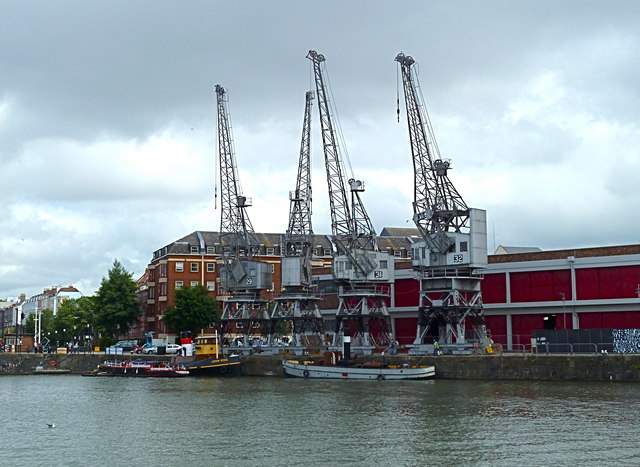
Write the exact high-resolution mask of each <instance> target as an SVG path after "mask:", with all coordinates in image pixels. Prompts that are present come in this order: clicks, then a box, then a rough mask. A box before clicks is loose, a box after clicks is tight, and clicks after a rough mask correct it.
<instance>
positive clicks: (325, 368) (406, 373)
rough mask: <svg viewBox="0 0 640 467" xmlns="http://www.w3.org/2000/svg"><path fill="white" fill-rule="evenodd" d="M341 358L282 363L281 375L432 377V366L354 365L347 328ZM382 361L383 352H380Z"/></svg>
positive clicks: (334, 355) (328, 354) (327, 355)
mask: <svg viewBox="0 0 640 467" xmlns="http://www.w3.org/2000/svg"><path fill="white" fill-rule="evenodd" d="M343 333H344V334H343V339H342V340H343V345H344V348H343V352H342V355H344V356H346V358H344V359H343V358H342V355H340V353H339V352H325V354H324V360H323V361H296V360H284V361H283V362H282V368H283V370H284V373H285V375H287V376H294V377H298V378H317V379H320V378H323V379H363V380H367V379H368V380H371V379H374V380H385V379H389V380H401V379H427V378H431V377H433V376H434V375H435V373H436V369H435V367H434V366H433V365H421V366H420V365H409V364H408V363H403V364H401V365H391V364H388V363H384V361H383V362H373V361H370V362H364V363H356V360H355V357H354V356H352V354H351V333H350V332H349V328H345V329H344V331H343ZM382 357H383V358H384V352H383V353H382Z"/></svg>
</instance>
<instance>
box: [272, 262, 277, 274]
mask: <svg viewBox="0 0 640 467" xmlns="http://www.w3.org/2000/svg"><path fill="white" fill-rule="evenodd" d="M271 272H272V273H274V272H276V265H275V264H273V263H271Z"/></svg>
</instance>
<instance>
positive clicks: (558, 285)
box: [510, 269, 571, 303]
mask: <svg viewBox="0 0 640 467" xmlns="http://www.w3.org/2000/svg"><path fill="white" fill-rule="evenodd" d="M510 277H511V301H512V302H514V303H522V302H553V301H558V300H562V294H564V297H565V299H566V300H570V299H571V272H570V271H569V270H568V269H567V270H564V269H563V270H555V271H529V272H514V273H511V275H510Z"/></svg>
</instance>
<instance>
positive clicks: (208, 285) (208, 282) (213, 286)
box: [176, 281, 216, 291]
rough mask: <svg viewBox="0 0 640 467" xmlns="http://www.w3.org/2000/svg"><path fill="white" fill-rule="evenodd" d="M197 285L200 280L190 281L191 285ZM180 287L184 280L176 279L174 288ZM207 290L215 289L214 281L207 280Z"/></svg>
mask: <svg viewBox="0 0 640 467" xmlns="http://www.w3.org/2000/svg"><path fill="white" fill-rule="evenodd" d="M199 285H200V282H198V281H191V283H190V286H191V287H197V286H199ZM182 287H184V282H183V281H176V290H178V289H181V288H182ZM207 290H208V291H215V290H216V283H215V281H207Z"/></svg>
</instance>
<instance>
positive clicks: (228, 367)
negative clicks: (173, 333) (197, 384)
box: [175, 335, 242, 376]
mask: <svg viewBox="0 0 640 467" xmlns="http://www.w3.org/2000/svg"><path fill="white" fill-rule="evenodd" d="M194 341H195V342H194V347H195V356H194V357H176V358H175V361H176V362H179V363H180V364H181V365H183V366H184V367H185V369H186V370H187V371H189V374H190V375H191V376H226V375H239V374H241V367H242V365H241V362H240V356H239V355H229V356H224V355H222V354H221V352H220V347H219V342H218V336H217V335H204V336H198V337H196V338H195V339H194ZM183 345H185V344H183ZM186 345H190V342H188V343H186Z"/></svg>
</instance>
